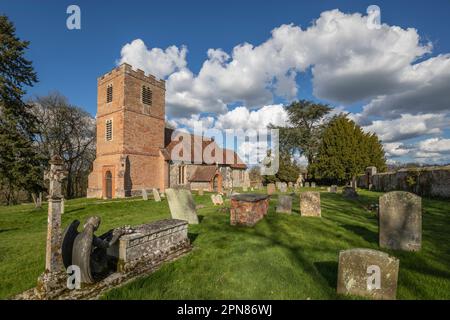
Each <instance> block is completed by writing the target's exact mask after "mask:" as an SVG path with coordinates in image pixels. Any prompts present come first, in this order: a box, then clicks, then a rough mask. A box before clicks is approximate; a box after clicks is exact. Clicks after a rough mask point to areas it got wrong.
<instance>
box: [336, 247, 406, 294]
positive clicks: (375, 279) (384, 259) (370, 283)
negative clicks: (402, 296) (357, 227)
mask: <svg viewBox="0 0 450 320" xmlns="http://www.w3.org/2000/svg"><path fill="white" fill-rule="evenodd" d="M398 268H399V260H398V259H397V258H394V257H391V256H389V255H388V254H387V253H384V252H381V251H378V250H372V249H350V250H343V251H341V252H340V253H339V267H338V281H337V293H339V294H350V295H357V296H363V297H368V298H371V299H389V300H392V299H395V298H396V294H397V279H398Z"/></svg>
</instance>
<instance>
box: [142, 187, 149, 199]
mask: <svg viewBox="0 0 450 320" xmlns="http://www.w3.org/2000/svg"><path fill="white" fill-rule="evenodd" d="M142 200H144V201H147V200H148V193H147V190H145V189H142Z"/></svg>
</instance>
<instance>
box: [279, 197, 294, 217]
mask: <svg viewBox="0 0 450 320" xmlns="http://www.w3.org/2000/svg"><path fill="white" fill-rule="evenodd" d="M291 212H292V197H291V196H283V195H279V196H278V203H277V213H289V214H290V213H291Z"/></svg>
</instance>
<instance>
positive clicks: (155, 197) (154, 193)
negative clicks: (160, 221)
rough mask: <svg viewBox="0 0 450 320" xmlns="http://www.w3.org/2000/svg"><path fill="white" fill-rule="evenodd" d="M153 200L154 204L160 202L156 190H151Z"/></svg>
mask: <svg viewBox="0 0 450 320" xmlns="http://www.w3.org/2000/svg"><path fill="white" fill-rule="evenodd" d="M152 192H153V199H155V201H156V202H161V197H160V196H159V192H158V190H157V189H156V188H153V190H152Z"/></svg>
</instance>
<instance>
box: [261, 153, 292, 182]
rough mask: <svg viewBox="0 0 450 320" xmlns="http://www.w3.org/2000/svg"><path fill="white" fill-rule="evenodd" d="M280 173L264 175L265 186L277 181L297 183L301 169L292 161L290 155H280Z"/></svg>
mask: <svg viewBox="0 0 450 320" xmlns="http://www.w3.org/2000/svg"><path fill="white" fill-rule="evenodd" d="M278 166H279V167H278V172H277V173H276V174H275V175H264V176H262V177H263V182H264V184H268V183H273V182H276V181H282V182H296V181H297V178H298V175H299V173H300V167H299V166H298V164H297V163H296V162H295V161H293V160H292V159H291V156H290V155H289V154H280V157H279V162H278Z"/></svg>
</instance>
